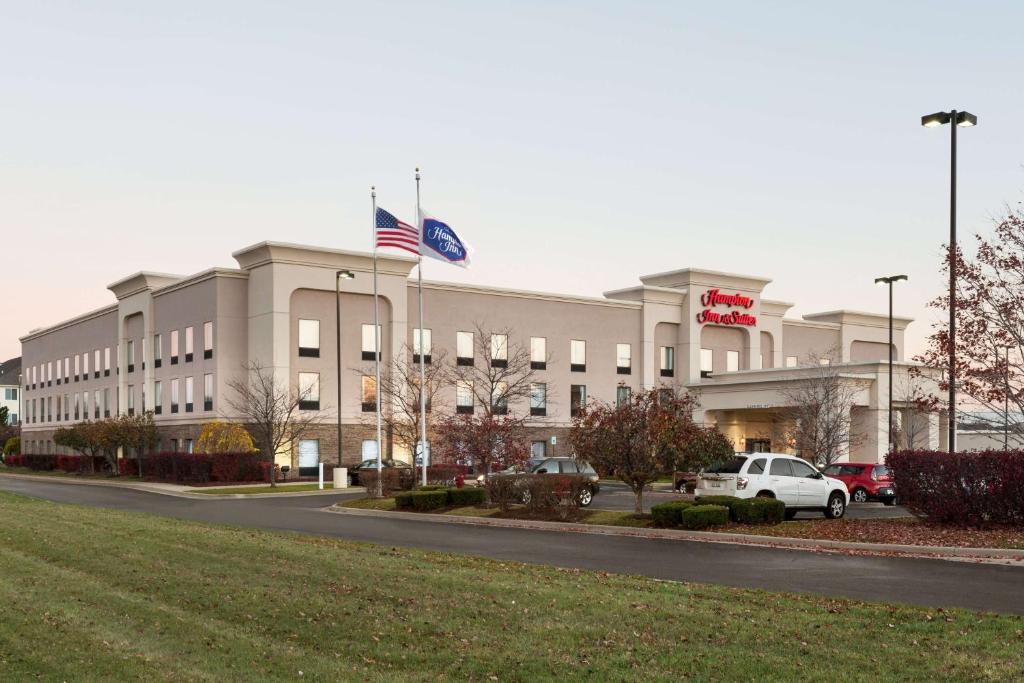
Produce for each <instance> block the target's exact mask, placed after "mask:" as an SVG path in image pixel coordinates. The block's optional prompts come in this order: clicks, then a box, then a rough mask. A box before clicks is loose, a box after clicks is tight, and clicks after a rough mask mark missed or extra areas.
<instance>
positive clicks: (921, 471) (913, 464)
mask: <svg viewBox="0 0 1024 683" xmlns="http://www.w3.org/2000/svg"><path fill="white" fill-rule="evenodd" d="M886 464H888V465H889V467H890V469H891V470H892V475H893V479H894V483H895V485H896V492H897V495H898V496H899V500H900V503H901V504H903V505H906V506H907V507H908V508H910V509H911V510H913V511H914V512H915V513H917V514H920V515H924V516H926V517H927V518H928V520H929V521H931V522H940V523H944V524H955V525H961V526H974V527H980V526H986V525H992V524H1015V525H1021V524H1024V451H1020V450H1016V451H980V452H965V453H945V452H940V451H924V450H921V451H897V452H895V453H890V454H889V456H888V457H887V458H886Z"/></svg>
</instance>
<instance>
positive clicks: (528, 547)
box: [0, 476, 1024, 615]
mask: <svg viewBox="0 0 1024 683" xmlns="http://www.w3.org/2000/svg"><path fill="white" fill-rule="evenodd" d="M0 490H5V491H12V492H16V493H21V494H24V495H29V496H33V497H37V498H42V499H46V500H52V501H56V502H61V503H73V504H79V505H88V506H93V507H104V508H111V509H118V510H129V511H137V512H146V513H151V514H156V515H164V516H168V517H175V518H179V519H188V520H194V521H199V522H209V523H215V524H230V525H235V526H242V527H256V528H262V529H273V530H280V531H293V532H300V533H306V534H315V535H320V536H334V537H340V538H345V539H350V540H354V541H365V542H369V543H376V544H382V545H387V546H401V547H409V548H421V549H424V550H437V551H444V552H453V553H465V554H470V555H477V556H483V557H490V558H494V559H498V560H504V561H520V562H528V563H536V564H547V565H554V566H559V567H575V568H580V569H590V570H601V571H609V572H616V573H621V574H633V575H642V576H648V577H654V578H658V579H667V580H677V581H693V582H703V583H711V584H720V585H726V586H736V587H743V588H761V589H765V590H771V591H791V592H803V593H814V594H820V595H827V596H833V597H847V598H854V599H859V600H870V601H877V602H888V603H910V604H917V605H925V606H931V607H963V608H968V609H974V610H982V611H993V612H1002V613H1010V614H1021V615H1024V591H1022V590H1021V587H1022V586H1024V568H1020V567H1010V566H1004V565H996V564H976V563H971V562H952V561H947V560H931V559H919V558H905V557H877V556H847V555H841V554H831V553H814V552H807V551H801V550H784V549H777V548H767V547H756V546H744V545H728V544H721V543H705V542H694V541H678V540H667V539H653V538H637V537H623V536H600V535H591V534H578V533H565V532H552V531H543V530H537V529H508V528H492V527H474V526H462V525H459V526H456V525H450V524H445V523H443V522H437V521H431V520H429V519H427V518H425V519H424V520H422V521H420V520H405V519H394V518H392V519H389V518H386V517H384V518H378V517H365V516H347V515H339V514H330V513H327V512H324V511H323V509H322V508H324V507H325V506H328V505H331V504H332V503H333V502H335V501H339V500H344V499H346V498H350V497H353V496H359V495H361V494H359V493H347V494H346V493H339V494H336V495H318V496H309V497H284V498H276V497H274V496H267V497H261V498H249V499H228V500H225V499H214V500H197V499H194V498H180V497H173V496H168V495H162V494H158V493H150V492H145V491H137V490H132V489H126V488H119V487H115V486H84V485H78V484H74V483H70V482H68V483H65V482H57V481H54V482H41V481H30V480H27V479H18V478H15V477H5V476H0ZM668 495H672V494H668Z"/></svg>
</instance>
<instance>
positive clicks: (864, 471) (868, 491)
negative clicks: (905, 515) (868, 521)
mask: <svg viewBox="0 0 1024 683" xmlns="http://www.w3.org/2000/svg"><path fill="white" fill-rule="evenodd" d="M825 475H826V476H829V477H834V478H836V479H838V480H840V481H842V482H843V483H845V484H846V488H847V489H848V490H849V491H850V500H852V501H853V502H854V503H866V502H867V501H869V500H880V501H882V502H883V503H885V504H886V505H895V504H896V484H895V483H894V482H893V479H892V473H891V472H889V468H888V467H886V466H885V465H879V464H877V463H861V462H841V463H836V464H834V465H829V466H828V467H826V468H825Z"/></svg>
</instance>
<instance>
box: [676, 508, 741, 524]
mask: <svg viewBox="0 0 1024 683" xmlns="http://www.w3.org/2000/svg"><path fill="white" fill-rule="evenodd" d="M728 522H729V508H727V507H725V506H724V505H694V506H692V507H688V508H686V509H685V510H683V512H682V516H681V519H680V526H682V527H683V528H684V529H707V528H708V527H710V526H719V525H721V524H727V523H728Z"/></svg>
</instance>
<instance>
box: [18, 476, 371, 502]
mask: <svg viewBox="0 0 1024 683" xmlns="http://www.w3.org/2000/svg"><path fill="white" fill-rule="evenodd" d="M0 477H8V478H11V479H27V480H29V481H39V482H44V483H48V484H70V485H72V486H108V487H112V488H122V489H131V490H133V491H143V492H145V493H157V494H160V495H162V496H171V497H173V498H191V499H192V500H225V499H228V500H244V499H247V498H269V497H273V498H298V497H301V496H324V495H333V494H344V493H365V492H366V489H365V488H363V487H361V486H350V487H348V488H347V489H324V490H323V491H319V490H318V491H294V492H288V493H197V492H196V490H195V488H190V487H185V486H182V487H179V488H177V489H169V488H164V486H166V485H160V484H155V485H154V484H147V483H144V482H120V481H105V480H101V479H71V478H70V477H68V478H65V477H41V476H35V475H31V474H15V473H12V472H2V473H0ZM171 486H175V485H174V484H171ZM210 488H219V487H213V486H211V487H210Z"/></svg>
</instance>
